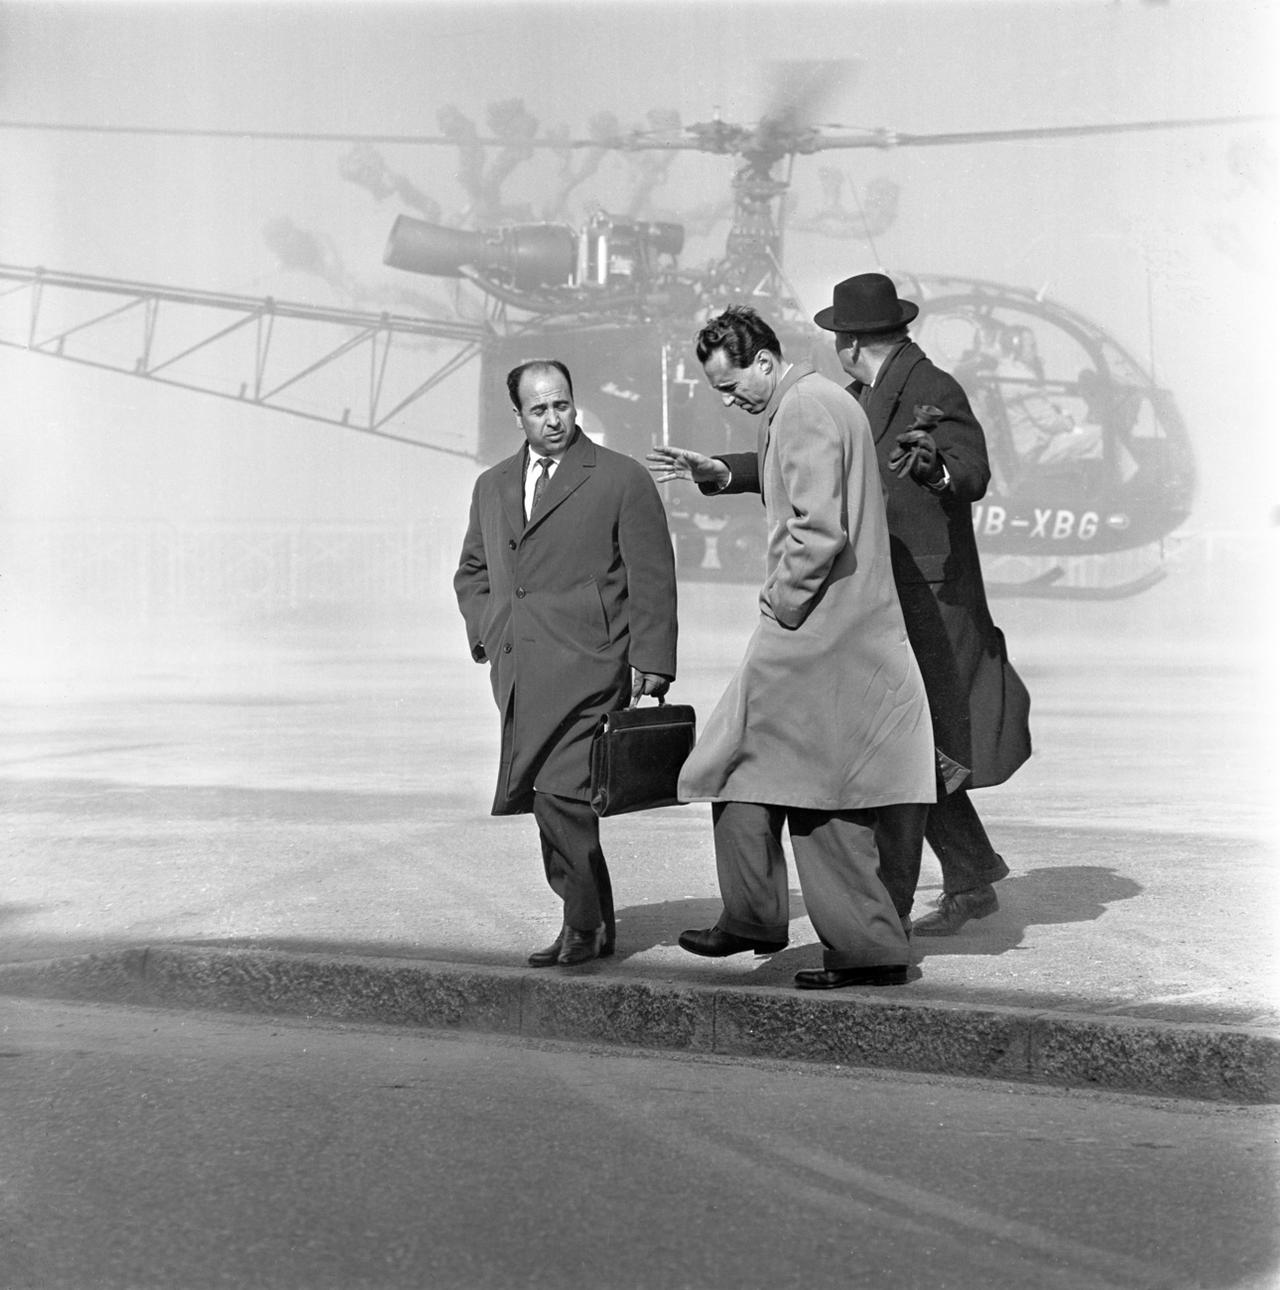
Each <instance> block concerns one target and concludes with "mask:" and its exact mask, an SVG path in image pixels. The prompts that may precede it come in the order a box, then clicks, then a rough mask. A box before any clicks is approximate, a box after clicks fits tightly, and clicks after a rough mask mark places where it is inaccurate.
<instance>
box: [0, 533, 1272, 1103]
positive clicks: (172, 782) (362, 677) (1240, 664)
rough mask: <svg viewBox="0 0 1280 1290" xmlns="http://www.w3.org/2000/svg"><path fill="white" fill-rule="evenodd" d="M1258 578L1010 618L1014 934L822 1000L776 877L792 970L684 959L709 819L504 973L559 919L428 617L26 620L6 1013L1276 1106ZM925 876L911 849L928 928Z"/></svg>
mask: <svg viewBox="0 0 1280 1290" xmlns="http://www.w3.org/2000/svg"><path fill="white" fill-rule="evenodd" d="M1268 564H1269V552H1267V551H1261V550H1260V551H1259V552H1258V567H1259V569H1265V568H1266V567H1268ZM1270 567H1274V564H1273V563H1270ZM1265 585H1267V584H1265V583H1261V582H1251V581H1250V580H1248V579H1239V580H1233V584H1232V585H1230V586H1223V585H1220V584H1218V583H1215V582H1213V581H1211V580H1209V579H1208V578H1207V575H1206V576H1199V575H1197V574H1196V573H1195V572H1194V571H1185V570H1184V571H1182V573H1181V575H1180V576H1177V577H1173V578H1170V579H1169V580H1167V581H1166V582H1165V583H1163V584H1161V585H1160V586H1158V587H1156V588H1155V589H1154V590H1151V591H1148V592H1147V593H1145V594H1144V595H1142V596H1140V597H1137V598H1134V599H1130V600H1123V601H1114V602H1086V603H1082V602H1055V601H1043V600H1005V599H1001V600H999V601H996V602H995V611H996V617H997V620H998V621H999V622H1000V623H1001V625H1002V626H1003V628H1004V629H1005V633H1006V636H1007V637H1008V640H1009V644H1010V649H1011V652H1012V654H1013V656H1014V659H1015V662H1016V664H1017V666H1018V668H1019V670H1020V672H1021V673H1022V675H1023V677H1024V679H1025V680H1026V681H1027V684H1028V686H1029V688H1030V690H1031V693H1032V698H1033V714H1032V720H1033V737H1034V740H1035V745H1036V752H1035V755H1034V757H1033V759H1032V760H1031V762H1030V763H1028V765H1027V766H1025V767H1024V768H1023V769H1022V770H1021V771H1019V773H1018V774H1017V775H1016V776H1015V777H1014V778H1013V779H1012V780H1011V781H1010V782H1009V783H1008V784H1007V785H1003V786H1001V787H999V788H995V789H990V790H984V791H982V792H980V793H979V794H977V796H976V800H977V802H978V805H979V809H980V810H981V811H982V814H983V817H984V820H985V821H986V823H987V826H988V830H989V832H990V833H991V835H992V837H993V839H994V840H995V842H996V845H997V847H998V849H999V850H1000V851H1001V852H1002V854H1003V855H1004V857H1005V859H1006V861H1007V862H1008V863H1009V865H1010V868H1011V870H1012V874H1011V876H1010V877H1009V878H1007V879H1006V880H1005V881H1004V882H1002V883H1001V884H1000V885H999V887H998V892H999V897H1000V910H999V912H997V913H996V914H994V915H993V916H991V917H990V918H987V919H984V920H982V921H980V922H974V923H970V924H969V925H967V926H966V927H965V928H964V929H963V931H962V932H961V933H960V934H959V935H957V936H955V937H951V938H929V939H926V938H917V939H916V943H915V947H914V961H915V967H916V970H915V971H914V972H913V974H912V980H911V981H910V983H909V984H907V985H906V986H902V987H896V988H890V989H881V990H841V991H833V992H823V993H820V994H816V995H815V994H812V993H810V992H803V993H802V992H798V991H796V990H794V988H793V987H792V977H793V974H794V972H795V971H796V969H797V968H800V967H807V966H814V965H816V964H818V962H819V961H820V955H819V951H818V947H817V945H816V941H815V938H814V936H813V932H812V929H811V927H810V925H809V923H808V920H807V919H806V918H805V917H804V908H803V904H802V901H801V899H800V896H799V893H798V890H797V889H796V884H795V881H794V875H793V882H792V887H793V908H792V940H791V944H790V945H789V946H788V948H787V949H786V950H785V951H783V952H781V953H779V954H775V955H773V956H771V957H767V958H757V957H754V956H738V957H735V958H731V959H727V960H705V959H698V958H694V957H692V956H690V955H688V954H686V953H684V952H683V951H681V950H680V949H679V948H678V947H677V945H676V937H677V935H678V934H679V932H680V931H681V930H682V929H684V928H688V927H702V926H707V925H709V924H710V923H712V922H713V921H714V920H715V917H716V915H717V913H718V910H719V901H718V897H717V889H716V879H715V868H714V862H713V858H712V849H711V837H710V822H709V810H708V808H707V807H706V806H705V805H691V806H685V807H678V808H670V809H666V810H661V811H653V812H645V813H640V814H636V815H631V816H625V817H620V818H618V819H614V820H609V821H606V822H605V824H604V838H605V848H606V853H607V855H608V856H609V859H610V864H611V868H612V871H613V874H614V883H615V888H616V894H617V901H618V953H617V955H616V957H614V958H612V959H610V960H607V961H604V962H600V963H594V964H591V965H588V966H586V967H583V968H579V969H571V970H569V969H564V970H562V969H551V970H547V971H541V972H533V971H531V970H529V969H527V968H525V967H524V958H525V955H526V954H527V953H528V952H529V951H530V950H531V949H534V948H537V947H540V946H541V945H543V944H545V943H546V942H547V941H548V940H550V939H551V937H552V936H553V935H554V933H555V930H556V928H557V926H558V922H559V918H558V911H557V909H556V903H555V901H554V898H553V897H552V896H551V894H550V893H549V892H548V891H547V889H546V887H545V885H544V883H543V880H542V876H541V865H540V861H539V859H538V852H537V844H536V832H535V829H534V826H533V823H532V820H531V819H529V818H520V817H517V818H502V819H496V818H493V817H491V816H489V815H488V814H487V810H488V804H489V801H490V798H491V793H492V785H493V774H494V767H495V757H496V747H497V718H496V713H495V711H494V709H493V706H492V699H491V696H490V693H489V689H488V683H487V676H486V670H485V669H484V668H482V667H477V666H475V665H474V664H471V663H470V662H469V660H468V659H467V658H466V655H465V652H464V643H463V639H462V630H461V625H460V620H459V619H458V618H457V616H456V611H455V610H453V608H452V606H451V605H450V604H449V603H448V602H447V601H445V600H444V599H443V598H442V599H441V600H440V601H439V602H438V603H435V604H432V605H429V606H424V607H423V608H422V612H421V613H419V614H417V615H415V616H413V617H409V616H404V617H401V618H399V619H396V620H394V621H392V620H389V619H386V618H383V619H380V620H378V621H376V622H375V621H369V620H367V619H362V618H359V617H357V616H353V615H349V614H348V615H344V614H341V613H339V612H338V611H337V610H335V609H334V608H333V607H323V606H310V607H308V609H307V610H306V611H305V612H301V611H300V612H298V613H296V614H292V615H285V616H277V617H274V618H270V619H268V618H264V617H262V616H258V617H254V616H252V615H247V614H246V615H245V616H244V617H243V618H242V619H241V621H240V622H239V623H238V624H237V625H236V626H235V627H234V628H232V627H227V626H226V625H225V624H223V625H220V626H217V627H215V626H213V625H211V624H203V625H200V626H199V627H198V628H195V629H191V630H187V631H180V630H178V629H177V628H176V627H174V626H173V625H169V626H168V627H166V628H164V629H163V630H161V629H156V628H154V627H152V628H148V629H146V630H137V629H129V628H128V627H124V626H120V625H111V624H107V623H103V622H101V621H99V622H96V623H93V624H86V623H84V622H83V621H81V622H79V623H76V624H74V625H73V624H68V623H60V624H53V623H45V624H39V623H32V624H28V626H29V627H30V628H31V630H30V632H29V634H28V647H27V649H26V650H25V651H23V653H22V654H20V655H18V654H12V655H10V657H9V658H8V660H7V661H6V663H5V664H4V669H3V675H2V676H0V681H3V686H4V689H3V695H2V698H3V708H4V718H5V719H4V726H3V732H2V733H0V794H2V795H3V799H4V802H5V809H4V817H3V818H4V829H5V833H6V837H7V847H6V850H7V853H8V861H7V864H6V869H7V876H6V878H5V888H4V894H3V896H2V897H0V991H5V992H8V993H14V994H24V993H25V994H50V995H67V996H74V997H81V998H85V997H90V998H92V997H100V998H130V999H135V1000H136V999H142V1000H149V1001H153V1002H157V1003H174V1002H178V1003H191V1004H195V1005H199V1006H214V1007H235V1008H246V1009H267V1010H272V1009H276V1010H280V1011H291V1012H303V1013H307V1014H310V1015H333V1016H344V1017H367V1018H369V1019H372V1020H384V1021H385V1020H404V1021H409V1022H414V1023H417V1024H424V1025H451V1026H458V1027H464V1028H466V1027H472V1028H478V1029H491V1030H503V1031H509V1032H516V1033H527V1034H531V1035H532V1034H538V1035H555V1036H558V1037H569V1038H575V1037H578V1038H583V1039H590V1040H617V1041H619V1042H625V1043H631V1044H642V1045H643V1044H649V1045H652V1046H655V1047H663V1046H671V1047H683V1048H688V1049H693V1050H696V1049H706V1050H712V1051H718V1052H743V1053H754V1054H756V1055H761V1056H776V1057H797V1056H798V1057H805V1058H812V1059H814V1060H822V1061H834V1062H841V1063H850V1064H868V1065H880V1066H901V1067H905V1068H911V1069H921V1070H943V1071H948V1070H950V1071H954V1072H955V1073H962V1074H970V1075H973V1074H978V1075H991V1076H995V1077H999V1078H1007V1079H1035V1080H1047V1081H1050V1082H1055V1083H1061V1084H1068V1085H1071V1084H1076V1085H1089V1086H1099V1087H1109V1088H1117V1089H1134V1090H1136V1091H1142V1092H1152V1093H1171V1094H1181V1095H1188V1096H1195V1097H1216V1098H1226V1099H1230V1100H1235V1101H1242V1102H1245V1101H1280V989H1278V988H1277V985H1278V982H1280V973H1278V972H1277V959H1276V910H1277V908H1278V906H1277V900H1276V897H1277V886H1278V883H1277V878H1276V859H1277V846H1276V837H1277V832H1276V827H1275V825H1276V816H1275V807H1274V800H1275V797H1276V794H1275V791H1274V784H1275V783H1276V770H1277V758H1276V756H1275V753H1274V748H1273V744H1274V740H1272V739H1271V738H1270V731H1271V730H1272V729H1274V724H1273V722H1274V715H1275V713H1274V706H1275V698H1276V691H1275V687H1274V684H1273V682H1272V681H1271V678H1270V676H1269V675H1268V673H1269V670H1270V667H1271V664H1270V660H1271V659H1272V658H1274V657H1275V656H1276V651H1275V648H1274V647H1275V640H1274V623H1273V622H1271V621H1270V614H1269V606H1268V605H1267V604H1266V603H1265V598H1264V597H1262V596H1261V595H1260V594H1259V591H1258V588H1259V587H1260V586H1265ZM753 614H754V591H753V589H751V588H747V587H741V586H723V585H712V584H699V583H695V584H690V585H688V586H685V587H683V589H682V636H681V676H680V679H679V681H678V683H677V686H676V688H675V691H674V693H673V696H672V697H673V699H676V700H678V701H682V702H691V703H693V704H694V705H695V706H696V708H697V710H698V711H699V713H701V714H705V713H708V712H709V711H710V709H711V707H712V705H713V704H714V702H715V700H716V698H717V697H718V695H719V693H720V691H721V689H722V688H723V686H724V684H725V682H726V680H727V679H728V676H729V675H730V673H731V671H732V669H733V667H734V666H735V664H736V663H737V661H738V659H739V658H740V656H741V653H742V648H743V645H744V644H745V641H746V639H747V636H748V635H749V633H750V631H751V628H752V626H753ZM940 887H941V883H940V875H939V872H938V869H937V866H936V863H935V862H934V861H933V859H932V857H931V856H929V855H927V854H926V859H925V866H924V871H923V875H922V880H921V887H920V892H919V897H918V909H921V908H924V907H926V906H927V905H928V904H929V903H930V902H931V901H932V900H934V899H936V897H937V895H938V894H939V892H940Z"/></svg>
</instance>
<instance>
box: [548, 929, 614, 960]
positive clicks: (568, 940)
mask: <svg viewBox="0 0 1280 1290" xmlns="http://www.w3.org/2000/svg"><path fill="white" fill-rule="evenodd" d="M603 947H604V924H603V923H601V924H600V926H599V927H595V928H592V930H591V931H589V932H580V931H578V930H577V929H576V928H573V927H568V926H566V927H565V929H564V940H563V941H562V942H561V945H560V954H559V957H558V958H557V959H556V962H557V963H559V964H560V966H561V967H573V966H574V964H576V963H590V962H591V960H592V959H598V958H599V957H600V951H601V949H602V948H603Z"/></svg>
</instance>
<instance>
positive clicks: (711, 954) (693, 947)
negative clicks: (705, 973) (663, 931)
mask: <svg viewBox="0 0 1280 1290" xmlns="http://www.w3.org/2000/svg"><path fill="white" fill-rule="evenodd" d="M679 945H680V948H681V949H682V950H688V951H689V953H690V954H701V955H702V957H703V958H704V959H723V958H728V956H729V955H730V954H744V953H746V951H747V950H755V952H756V953H757V954H774V953H776V952H777V951H778V950H785V949H786V948H787V943H786V941H753V940H751V939H750V938H749V937H746V936H735V935H734V934H733V933H732V932H724V931H721V930H720V928H718V927H706V928H703V929H702V930H701V931H691V932H681V933H680V937H679Z"/></svg>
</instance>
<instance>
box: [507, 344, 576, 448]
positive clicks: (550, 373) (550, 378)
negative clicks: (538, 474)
mask: <svg viewBox="0 0 1280 1290" xmlns="http://www.w3.org/2000/svg"><path fill="white" fill-rule="evenodd" d="M516 420H517V421H518V422H519V423H520V428H521V429H522V430H523V431H524V437H525V438H526V439H527V440H528V441H529V447H530V449H531V450H532V451H533V453H534V454H535V455H536V456H539V457H555V458H556V459H557V460H558V459H559V457H560V455H561V454H562V453H563V452H564V450H565V449H566V448H567V447H568V446H569V445H570V444H571V443H572V442H573V437H574V435H575V434H576V433H577V429H578V409H577V408H576V407H574V404H573V395H572V394H571V393H570V392H569V382H568V381H566V380H565V379H564V377H563V376H561V375H560V373H559V372H557V371H556V369H555V368H554V367H546V368H538V367H535V368H533V369H532V370H531V371H528V372H526V373H525V374H524V375H523V376H522V377H521V378H520V410H519V411H518V412H517V413H516Z"/></svg>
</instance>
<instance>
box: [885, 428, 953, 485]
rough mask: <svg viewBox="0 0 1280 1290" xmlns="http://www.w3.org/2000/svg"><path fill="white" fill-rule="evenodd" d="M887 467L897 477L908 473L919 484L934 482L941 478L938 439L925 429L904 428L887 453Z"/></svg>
mask: <svg viewBox="0 0 1280 1290" xmlns="http://www.w3.org/2000/svg"><path fill="white" fill-rule="evenodd" d="M889 469H890V470H891V471H893V473H894V474H895V475H897V477H898V478H899V479H902V478H904V477H905V476H906V475H908V474H909V475H910V476H911V478H912V479H914V480H916V481H917V482H919V483H921V484H936V483H937V482H938V481H939V480H940V479H941V478H942V458H941V457H940V456H939V455H938V441H937V440H936V439H935V438H934V437H933V435H931V434H930V433H929V432H928V431H927V430H906V431H904V432H903V433H902V434H900V435H899V436H898V438H897V447H895V448H894V450H893V451H892V452H891V453H890V454H889Z"/></svg>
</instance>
